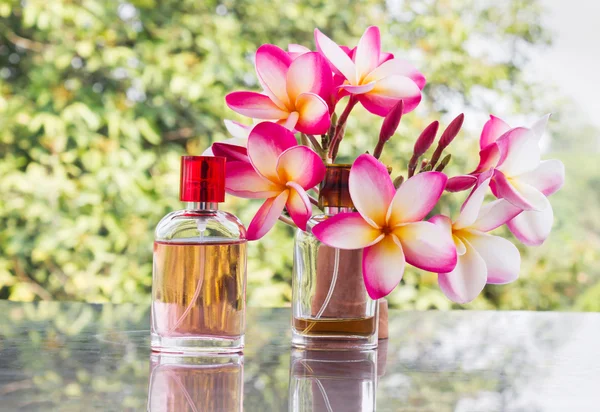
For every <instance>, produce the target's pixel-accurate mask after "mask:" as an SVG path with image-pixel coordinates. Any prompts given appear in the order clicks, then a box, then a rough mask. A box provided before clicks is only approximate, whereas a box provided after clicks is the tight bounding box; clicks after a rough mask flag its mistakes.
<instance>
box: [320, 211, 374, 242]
mask: <svg viewBox="0 0 600 412" xmlns="http://www.w3.org/2000/svg"><path fill="white" fill-rule="evenodd" d="M312 233H313V235H315V237H316V238H317V239H319V240H320V241H321V242H323V243H325V244H326V245H328V246H331V247H335V248H338V249H362V248H365V247H368V246H371V245H373V244H375V243H376V242H378V241H379V240H381V237H382V235H381V231H380V230H378V229H375V228H374V227H373V226H371V225H370V224H369V223H367V221H366V220H365V219H363V218H362V216H361V215H360V213H357V212H353V213H339V214H337V215H334V216H332V217H330V218H329V219H327V220H325V221H324V222H321V223H319V224H318V225H316V226H315V227H314V228H313V229H312Z"/></svg>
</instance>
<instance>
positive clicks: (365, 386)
mask: <svg viewBox="0 0 600 412" xmlns="http://www.w3.org/2000/svg"><path fill="white" fill-rule="evenodd" d="M376 386H377V350H369V351H336V352H326V351H305V350H301V349H292V354H291V367H290V398H289V399H290V401H289V402H290V404H289V409H290V411H293V412H321V411H323V412H335V411H343V412H369V411H374V410H375V392H376Z"/></svg>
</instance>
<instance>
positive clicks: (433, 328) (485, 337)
mask: <svg viewBox="0 0 600 412" xmlns="http://www.w3.org/2000/svg"><path fill="white" fill-rule="evenodd" d="M149 312H150V311H149V307H141V306H134V305H110V304H106V305H92V304H85V303H59V302H39V303H16V302H7V301H0V313H1V314H2V316H1V317H0V411H96V410H97V411H144V410H151V411H153V412H157V411H161V412H162V411H178V412H179V411H184V412H185V411H228V412H229V411H231V412H235V411H241V410H244V411H250V412H254V411H288V410H289V411H302V412H304V411H326V412H327V411H343V412H352V411H374V410H377V411H380V412H381V411H410V412H423V411H436V412H444V411H477V412H480V411H507V412H508V411H511V412H512V411H528V412H530V411H586V412H587V411H600V314H594V313H556V312H552V313H550V312H537V313H535V312H493V311H489V312H472V311H451V312H437V311H429V312H409V311H408V312H407V311H394V310H390V313H389V334H390V338H389V340H384V341H380V345H379V348H378V350H376V351H366V352H360V353H356V352H311V351H301V350H295V349H292V348H291V347H290V329H289V323H290V310H289V309H285V308H281V309H264V308H250V309H249V310H248V314H247V333H246V348H245V350H244V353H243V355H231V356H219V357H206V356H204V357H177V356H165V355H156V354H151V352H150V348H149V330H148V329H149Z"/></svg>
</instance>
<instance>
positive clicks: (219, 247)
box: [152, 240, 246, 339]
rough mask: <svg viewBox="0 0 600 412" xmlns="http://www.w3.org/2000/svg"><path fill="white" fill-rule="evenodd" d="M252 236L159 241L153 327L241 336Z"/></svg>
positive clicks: (160, 331) (163, 331)
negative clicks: (248, 240) (220, 240)
mask: <svg viewBox="0 0 600 412" xmlns="http://www.w3.org/2000/svg"><path fill="white" fill-rule="evenodd" d="M245 262H246V241H245V240H240V241H231V242H223V243H216V242H215V243H202V244H199V243H182V242H165V241H157V242H155V243H154V279H153V283H154V289H153V294H154V296H153V302H154V304H153V320H152V332H153V333H155V334H157V335H160V336H162V337H167V338H170V337H173V338H177V337H186V336H191V337H192V336H193V337H198V336H205V337H216V338H225V339H227V338H236V337H239V336H240V335H243V333H244V326H245V295H246V284H245Z"/></svg>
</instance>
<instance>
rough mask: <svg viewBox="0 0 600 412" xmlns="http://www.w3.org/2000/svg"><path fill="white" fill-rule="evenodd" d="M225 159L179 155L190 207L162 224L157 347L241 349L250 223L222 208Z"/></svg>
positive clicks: (183, 193) (183, 195) (156, 265)
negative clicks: (245, 222)
mask: <svg viewBox="0 0 600 412" xmlns="http://www.w3.org/2000/svg"><path fill="white" fill-rule="evenodd" d="M224 199H225V158H222V157H207V156H184V157H182V158H181V182H180V200H181V201H183V202H187V206H186V208H185V209H184V210H179V211H175V212H172V213H169V214H168V215H166V216H165V217H164V218H163V219H162V220H161V221H160V223H159V224H158V226H157V227H156V232H155V242H154V256H153V274H152V312H151V313H152V315H151V317H152V319H151V347H152V350H154V351H160V352H171V353H190V352H238V351H241V350H242V348H243V346H244V329H245V316H246V243H247V241H246V229H245V228H244V226H243V224H242V223H241V222H240V220H239V219H238V218H237V217H235V216H234V215H232V214H230V213H227V212H223V211H220V210H218V204H219V203H221V202H223V201H224Z"/></svg>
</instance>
